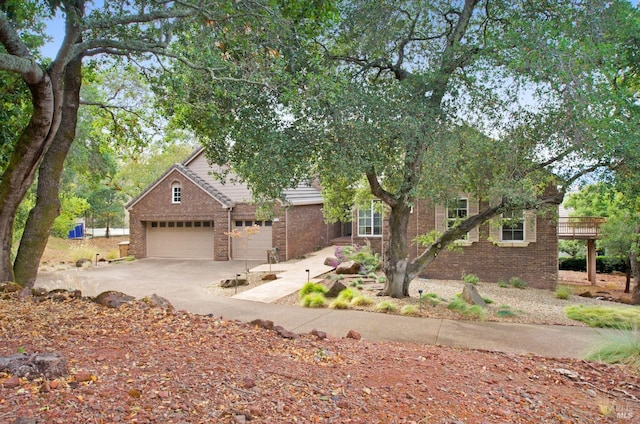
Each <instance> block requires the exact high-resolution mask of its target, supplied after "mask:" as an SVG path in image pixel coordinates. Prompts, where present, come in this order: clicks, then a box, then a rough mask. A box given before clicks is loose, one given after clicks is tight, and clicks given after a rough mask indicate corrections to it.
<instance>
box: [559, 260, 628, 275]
mask: <svg viewBox="0 0 640 424" xmlns="http://www.w3.org/2000/svg"><path fill="white" fill-rule="evenodd" d="M558 264H559V269H560V270H563V271H580V272H585V271H586V270H587V260H586V258H560V259H559V260H558ZM626 270H627V258H621V257H613V256H597V257H596V272H599V273H602V274H611V273H613V272H626Z"/></svg>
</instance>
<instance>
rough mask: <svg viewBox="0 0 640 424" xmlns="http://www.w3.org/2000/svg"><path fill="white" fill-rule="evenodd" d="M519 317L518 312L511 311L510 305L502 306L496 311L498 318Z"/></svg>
mask: <svg viewBox="0 0 640 424" xmlns="http://www.w3.org/2000/svg"><path fill="white" fill-rule="evenodd" d="M517 315H518V312H517V311H514V310H513V309H511V306H509V305H500V307H498V310H497V311H496V316H498V317H500V318H507V317H515V316H517Z"/></svg>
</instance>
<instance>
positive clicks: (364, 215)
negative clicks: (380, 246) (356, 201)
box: [357, 200, 382, 237]
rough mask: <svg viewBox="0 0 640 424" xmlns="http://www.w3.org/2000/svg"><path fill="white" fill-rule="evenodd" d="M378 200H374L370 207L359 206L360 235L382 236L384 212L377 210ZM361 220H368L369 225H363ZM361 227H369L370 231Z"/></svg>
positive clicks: (358, 223)
mask: <svg viewBox="0 0 640 424" xmlns="http://www.w3.org/2000/svg"><path fill="white" fill-rule="evenodd" d="M376 202H378V203H379V202H380V201H379V200H372V201H371V204H370V206H369V208H368V209H362V208H358V222H357V225H358V237H382V212H378V211H376V210H375V209H376V207H375V205H376ZM361 220H367V221H368V222H367V223H368V225H366V224H367V223H365V225H361ZM376 223H378V225H376ZM361 229H369V233H367V232H366V231H365V232H363V231H361Z"/></svg>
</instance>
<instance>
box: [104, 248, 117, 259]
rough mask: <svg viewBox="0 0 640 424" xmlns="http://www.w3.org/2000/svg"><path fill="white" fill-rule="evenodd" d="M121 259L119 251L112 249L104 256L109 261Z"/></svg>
mask: <svg viewBox="0 0 640 424" xmlns="http://www.w3.org/2000/svg"><path fill="white" fill-rule="evenodd" d="M119 257H120V251H119V250H118V249H111V250H109V251H108V252H107V253H106V254H105V255H104V258H105V259H106V260H108V261H111V260H114V259H118V258H119Z"/></svg>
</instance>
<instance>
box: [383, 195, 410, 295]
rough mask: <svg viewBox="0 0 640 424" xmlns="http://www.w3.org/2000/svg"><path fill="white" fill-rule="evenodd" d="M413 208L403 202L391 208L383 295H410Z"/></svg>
mask: <svg viewBox="0 0 640 424" xmlns="http://www.w3.org/2000/svg"><path fill="white" fill-rule="evenodd" d="M410 213H411V209H410V208H409V207H408V206H407V205H406V204H405V203H403V202H398V204H397V205H396V206H393V207H392V208H391V213H390V214H389V229H388V230H389V241H388V243H387V248H386V251H385V266H384V271H385V275H386V277H387V279H386V282H385V285H384V289H383V290H382V292H381V293H380V294H381V295H382V296H391V297H394V298H402V297H405V296H409V283H410V282H411V280H408V279H407V277H408V276H407V269H408V265H409V242H408V239H407V237H408V236H407V228H408V225H409V216H410Z"/></svg>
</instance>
